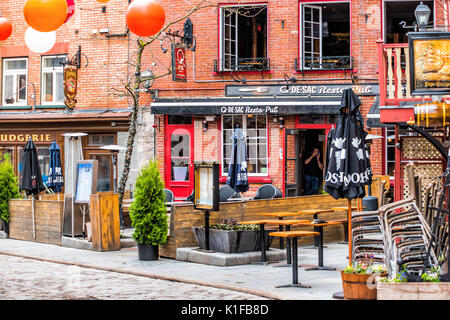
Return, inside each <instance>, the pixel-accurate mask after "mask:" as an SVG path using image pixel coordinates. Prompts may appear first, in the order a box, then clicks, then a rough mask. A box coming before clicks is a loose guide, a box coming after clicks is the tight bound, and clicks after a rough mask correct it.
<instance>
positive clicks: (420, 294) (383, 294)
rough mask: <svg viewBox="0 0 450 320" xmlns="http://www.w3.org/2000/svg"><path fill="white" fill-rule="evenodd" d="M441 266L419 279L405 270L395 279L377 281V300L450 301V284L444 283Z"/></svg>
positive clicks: (428, 271) (431, 269)
mask: <svg viewBox="0 0 450 320" xmlns="http://www.w3.org/2000/svg"><path fill="white" fill-rule="evenodd" d="M442 273H443V272H442V271H441V268H440V267H439V266H435V267H433V268H430V270H427V272H425V273H423V274H422V275H421V276H418V277H411V275H409V274H408V273H407V272H406V271H405V270H404V269H403V270H402V271H401V272H400V273H398V274H397V275H396V276H395V277H394V278H392V279H388V278H382V279H380V280H379V281H377V300H450V296H449V292H450V282H442V280H443V279H442V277H443V276H442Z"/></svg>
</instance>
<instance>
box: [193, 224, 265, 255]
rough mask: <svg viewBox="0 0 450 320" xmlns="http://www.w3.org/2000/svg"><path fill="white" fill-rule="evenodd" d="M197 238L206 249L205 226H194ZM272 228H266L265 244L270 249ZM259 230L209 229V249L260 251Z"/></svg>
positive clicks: (229, 251) (233, 251)
mask: <svg viewBox="0 0 450 320" xmlns="http://www.w3.org/2000/svg"><path fill="white" fill-rule="evenodd" d="M192 231H193V232H194V236H195V239H196V240H197V243H198V246H199V248H200V249H206V243H205V228H200V227H193V228H192ZM270 232H272V230H265V232H264V233H265V236H264V239H265V246H266V250H268V249H269V247H270V244H271V243H272V239H273V237H270V236H269V233H270ZM259 237H260V233H259V230H239V231H233V230H218V229H210V230H209V249H210V250H214V251H218V252H223V253H241V252H254V251H260V250H261V245H260V239H259Z"/></svg>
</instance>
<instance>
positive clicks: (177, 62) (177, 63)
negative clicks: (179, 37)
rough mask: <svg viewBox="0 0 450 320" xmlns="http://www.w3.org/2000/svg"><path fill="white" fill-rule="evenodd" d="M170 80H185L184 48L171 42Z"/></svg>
mask: <svg viewBox="0 0 450 320" xmlns="http://www.w3.org/2000/svg"><path fill="white" fill-rule="evenodd" d="M172 80H173V81H181V82H186V80H187V73H186V49H185V48H183V47H180V46H179V45H177V44H172Z"/></svg>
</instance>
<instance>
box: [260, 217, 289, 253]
mask: <svg viewBox="0 0 450 320" xmlns="http://www.w3.org/2000/svg"><path fill="white" fill-rule="evenodd" d="M261 215H262V216H264V217H271V218H278V219H279V220H283V218H286V217H293V216H298V213H297V212H287V211H275V212H264V213H261ZM279 230H280V231H283V225H281V224H280V226H279ZM286 240H287V242H289V239H286ZM280 249H284V238H282V237H280Z"/></svg>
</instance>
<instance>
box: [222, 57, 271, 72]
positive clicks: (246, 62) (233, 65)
mask: <svg viewBox="0 0 450 320" xmlns="http://www.w3.org/2000/svg"><path fill="white" fill-rule="evenodd" d="M269 70H270V59H269V58H237V59H230V60H214V72H222V71H269Z"/></svg>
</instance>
